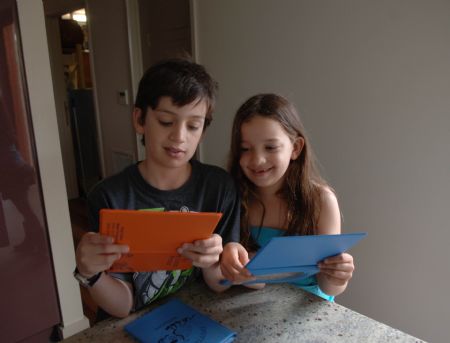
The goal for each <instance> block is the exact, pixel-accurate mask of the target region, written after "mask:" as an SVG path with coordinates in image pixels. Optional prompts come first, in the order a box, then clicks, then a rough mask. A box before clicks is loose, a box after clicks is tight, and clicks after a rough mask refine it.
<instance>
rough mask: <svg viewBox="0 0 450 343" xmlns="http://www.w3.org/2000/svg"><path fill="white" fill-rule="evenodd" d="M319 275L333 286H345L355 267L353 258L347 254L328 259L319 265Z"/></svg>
mask: <svg viewBox="0 0 450 343" xmlns="http://www.w3.org/2000/svg"><path fill="white" fill-rule="evenodd" d="M319 268H320V273H322V274H323V275H325V276H326V278H327V279H328V281H330V282H331V283H332V284H334V285H338V286H341V285H345V284H347V282H348V281H349V280H350V279H351V278H352V275H353V271H354V270H355V265H354V264H353V256H352V255H350V254H347V253H344V254H340V255H336V256H333V257H328V258H326V259H325V260H323V261H322V262H320V263H319Z"/></svg>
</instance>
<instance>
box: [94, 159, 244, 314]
mask: <svg viewBox="0 0 450 343" xmlns="http://www.w3.org/2000/svg"><path fill="white" fill-rule="evenodd" d="M191 165H192V173H191V176H190V178H189V180H188V181H187V182H186V183H185V184H184V185H183V186H181V187H180V188H178V189H175V190H170V191H162V190H159V189H157V188H154V187H152V186H151V185H150V184H148V183H147V182H146V181H145V180H144V178H143V177H142V175H141V173H140V172H139V169H138V164H133V165H131V166H129V167H127V168H125V169H124V170H123V171H122V172H120V173H118V174H116V175H113V176H111V177H108V178H106V179H104V180H102V181H100V182H99V183H98V184H97V185H96V186H95V187H94V188H93V189H92V191H91V192H90V193H89V195H88V208H89V223H90V230H91V231H95V232H98V229H99V228H98V226H99V211H100V209H102V208H112V209H130V210H140V209H149V208H161V207H162V208H164V210H166V211H186V212H187V211H193V212H221V213H223V216H222V218H221V220H220V222H219V224H218V225H217V228H216V230H215V233H217V234H219V235H221V236H222V238H223V244H225V243H228V242H239V221H240V214H239V211H240V203H239V195H238V192H237V191H236V188H235V185H234V182H233V180H232V179H231V177H230V176H229V175H228V173H227V172H225V171H224V170H223V169H221V168H219V167H216V166H211V165H206V164H203V163H200V162H198V161H191ZM192 274H193V269H188V270H174V271H164V270H163V271H154V272H144V273H110V275H112V276H114V277H117V278H120V279H122V280H125V281H128V282H130V283H131V284H132V285H133V288H134V297H135V299H134V310H137V309H140V308H142V307H143V306H144V305H146V304H148V303H150V302H152V301H154V300H156V299H157V298H161V297H163V296H166V295H167V294H170V293H173V292H175V291H176V290H178V289H179V288H180V287H181V286H183V284H184V283H185V282H186V281H187V280H188V279H189V278H190V277H191V275H192Z"/></svg>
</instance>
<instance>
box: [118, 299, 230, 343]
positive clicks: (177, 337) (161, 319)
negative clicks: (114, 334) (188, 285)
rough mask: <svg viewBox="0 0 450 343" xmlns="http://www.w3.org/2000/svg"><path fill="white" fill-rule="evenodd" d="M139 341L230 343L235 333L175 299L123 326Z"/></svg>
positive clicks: (145, 342) (144, 342)
mask: <svg viewBox="0 0 450 343" xmlns="http://www.w3.org/2000/svg"><path fill="white" fill-rule="evenodd" d="M124 329H125V331H127V332H128V333H129V334H131V335H132V336H133V337H134V338H136V339H137V340H138V341H139V342H143V343H147V342H152V343H153V342H158V343H166V342H170V343H172V342H179V343H181V342H186V343H190V342H198V343H201V342H205V343H206V342H218V343H229V342H233V341H234V339H235V338H236V333H235V332H233V331H231V330H230V329H228V328H227V327H225V326H223V325H222V324H220V323H218V322H216V321H215V320H213V319H211V318H209V317H208V316H206V315H204V314H202V313H200V312H198V311H197V310H195V309H194V308H192V307H190V306H188V305H186V304H184V303H183V302H181V301H180V300H178V299H172V300H170V301H168V302H167V303H165V304H163V305H161V306H159V307H157V308H156V309H154V310H152V311H150V312H148V313H147V314H145V315H143V316H142V317H140V318H138V319H136V320H134V321H133V322H131V323H129V324H127V325H126V326H125V327H124Z"/></svg>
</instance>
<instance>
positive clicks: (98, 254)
mask: <svg viewBox="0 0 450 343" xmlns="http://www.w3.org/2000/svg"><path fill="white" fill-rule="evenodd" d="M127 251H128V247H127V246H125V245H119V244H112V238H111V237H107V236H102V235H99V234H97V233H93V232H89V233H86V234H85V235H84V236H83V237H82V238H81V240H80V243H79V244H78V247H77V250H76V262H77V269H78V272H79V273H80V274H81V275H82V276H84V277H85V278H90V277H92V276H94V275H96V274H98V273H101V275H100V278H99V279H98V280H97V281H96V282H95V284H94V285H93V286H92V287H89V288H88V290H89V293H90V294H91V296H92V298H93V300H94V301H95V302H96V303H97V305H98V306H100V307H101V308H102V309H103V310H105V311H106V312H108V313H109V314H111V315H112V316H115V317H125V316H127V315H128V314H129V313H130V311H131V308H132V306H133V289H132V286H131V284H129V283H128V282H125V281H122V280H119V279H116V278H113V277H111V276H110V275H108V274H107V273H105V270H107V269H108V268H109V267H110V266H111V265H112V263H113V262H114V261H115V260H117V259H119V258H120V257H121V255H122V253H126V252H127Z"/></svg>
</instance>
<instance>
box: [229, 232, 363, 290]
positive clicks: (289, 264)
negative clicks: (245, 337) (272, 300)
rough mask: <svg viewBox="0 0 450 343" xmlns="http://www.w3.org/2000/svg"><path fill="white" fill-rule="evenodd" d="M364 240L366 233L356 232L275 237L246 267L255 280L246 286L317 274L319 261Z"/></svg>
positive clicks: (292, 280) (290, 280)
mask: <svg viewBox="0 0 450 343" xmlns="http://www.w3.org/2000/svg"><path fill="white" fill-rule="evenodd" d="M365 236H367V233H365V232H356V233H347V234H339V235H311V236H283V237H274V238H272V239H271V240H270V241H269V243H267V245H266V246H264V247H263V248H261V249H260V250H258V252H257V253H256V255H255V256H254V257H253V258H252V259H251V260H250V262H249V263H248V264H247V265H246V268H247V269H248V270H249V271H250V272H251V273H252V274H253V276H255V277H256V280H253V281H249V282H246V283H245V284H252V283H262V282H264V283H280V282H294V281H298V280H301V279H304V278H306V277H309V276H311V275H314V274H317V273H318V272H319V268H318V266H317V264H318V263H319V262H320V261H322V260H324V259H325V258H327V257H331V256H335V255H338V254H341V253H343V252H345V251H346V250H348V249H350V248H351V247H352V246H353V245H355V244H356V243H357V242H358V241H360V240H361V239H362V238H364V237H365ZM221 284H224V285H226V284H230V282H229V281H227V280H224V281H222V282H221Z"/></svg>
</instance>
